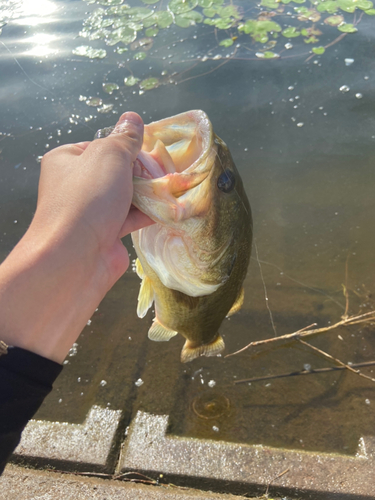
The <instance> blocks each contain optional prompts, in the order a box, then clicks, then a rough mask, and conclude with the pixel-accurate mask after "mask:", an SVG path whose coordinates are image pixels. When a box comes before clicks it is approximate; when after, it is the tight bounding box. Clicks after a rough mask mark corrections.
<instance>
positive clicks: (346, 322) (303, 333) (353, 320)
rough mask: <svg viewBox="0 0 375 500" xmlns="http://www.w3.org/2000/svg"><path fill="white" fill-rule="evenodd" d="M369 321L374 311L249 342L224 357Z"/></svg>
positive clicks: (373, 315) (374, 318) (372, 318)
mask: <svg viewBox="0 0 375 500" xmlns="http://www.w3.org/2000/svg"><path fill="white" fill-rule="evenodd" d="M370 321H375V311H370V312H367V313H364V314H359V315H357V316H350V317H349V318H346V319H342V320H341V321H338V322H337V323H335V324H334V325H330V326H325V327H323V328H313V329H312V330H307V328H310V327H311V326H313V325H310V326H306V327H305V328H301V330H297V331H296V332H293V333H287V334H286V335H280V336H278V337H272V338H270V339H265V340H256V341H255V342H250V344H248V345H246V346H245V347H242V349H239V350H238V351H236V352H232V353H231V354H227V355H226V356H225V357H226V358H229V357H230V356H234V355H235V354H239V353H240V352H243V351H246V349H249V348H250V347H255V346H258V345H263V344H269V343H270V342H276V341H278V340H291V339H300V338H301V337H308V336H310V335H316V334H317V333H324V332H328V331H331V330H335V329H336V328H339V327H340V326H351V325H358V324H359V323H369V322H370ZM314 325H316V323H314Z"/></svg>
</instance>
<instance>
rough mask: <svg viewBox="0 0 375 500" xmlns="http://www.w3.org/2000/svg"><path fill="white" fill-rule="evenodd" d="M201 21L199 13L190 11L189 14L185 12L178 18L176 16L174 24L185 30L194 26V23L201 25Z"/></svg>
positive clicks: (201, 17)
mask: <svg viewBox="0 0 375 500" xmlns="http://www.w3.org/2000/svg"><path fill="white" fill-rule="evenodd" d="M202 21H203V16H202V14H201V13H200V12H197V11H196V10H191V11H190V12H185V13H184V14H181V15H179V16H176V18H175V23H176V24H177V26H180V27H181V28H187V27H188V26H194V24H196V23H201V22H202Z"/></svg>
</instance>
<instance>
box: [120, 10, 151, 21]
mask: <svg viewBox="0 0 375 500" xmlns="http://www.w3.org/2000/svg"><path fill="white" fill-rule="evenodd" d="M153 13H154V12H153V11H152V10H150V9H147V8H146V7H132V8H131V9H127V11H126V15H127V16H129V19H130V20H131V21H142V20H143V19H146V18H147V17H149V16H151V15H152V14H153Z"/></svg>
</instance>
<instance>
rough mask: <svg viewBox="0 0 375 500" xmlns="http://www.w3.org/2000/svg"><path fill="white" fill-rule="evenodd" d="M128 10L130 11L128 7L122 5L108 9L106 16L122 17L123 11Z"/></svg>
mask: <svg viewBox="0 0 375 500" xmlns="http://www.w3.org/2000/svg"><path fill="white" fill-rule="evenodd" d="M128 9H130V5H128V4H126V3H124V4H123V5H116V6H115V7H110V8H109V9H107V14H108V15H110V16H111V15H115V16H119V15H121V14H122V15H123V14H124V13H125V11H127V10H128Z"/></svg>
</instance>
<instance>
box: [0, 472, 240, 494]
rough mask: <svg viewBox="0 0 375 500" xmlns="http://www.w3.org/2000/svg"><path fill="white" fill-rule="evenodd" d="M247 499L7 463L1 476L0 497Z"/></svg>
mask: <svg viewBox="0 0 375 500" xmlns="http://www.w3.org/2000/svg"><path fill="white" fill-rule="evenodd" d="M21 499H22V500H35V499H43V500H62V499H63V500H103V499H107V500H215V499H217V500H245V498H244V497H238V496H233V495H218V494H216V493H207V492H200V491H193V490H190V489H189V490H185V489H182V488H178V487H171V486H158V487H155V486H145V485H141V484H133V483H124V482H120V481H113V480H103V479H97V478H82V477H79V476H74V475H70V474H59V473H56V472H44V471H36V470H32V469H24V468H22V467H16V466H14V465H8V466H7V467H6V469H5V471H4V474H3V476H2V477H1V478H0V500H21Z"/></svg>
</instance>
